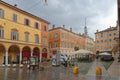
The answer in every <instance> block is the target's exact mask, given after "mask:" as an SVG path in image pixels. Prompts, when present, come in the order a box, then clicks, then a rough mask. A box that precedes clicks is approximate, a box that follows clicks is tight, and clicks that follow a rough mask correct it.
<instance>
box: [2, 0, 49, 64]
mask: <svg viewBox="0 0 120 80" xmlns="http://www.w3.org/2000/svg"><path fill="white" fill-rule="evenodd" d="M48 25H49V22H48V21H46V20H44V19H41V18H39V17H36V16H34V15H32V14H30V13H28V12H26V11H23V10H21V9H19V8H17V6H12V5H10V4H8V3H5V2H3V1H0V65H6V66H9V65H10V64H27V63H28V60H29V58H30V56H37V57H38V58H39V59H40V57H41V55H40V53H47V51H48V48H47V47H46V46H48V41H46V44H45V45H46V46H45V45H44V46H43V44H42V41H44V40H43V37H46V40H47V38H48V36H47V35H44V36H43V35H42V32H46V33H48V30H47V29H48ZM43 29H45V30H43Z"/></svg>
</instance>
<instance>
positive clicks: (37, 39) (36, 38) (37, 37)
mask: <svg viewBox="0 0 120 80" xmlns="http://www.w3.org/2000/svg"><path fill="white" fill-rule="evenodd" d="M35 42H36V43H39V36H38V35H35Z"/></svg>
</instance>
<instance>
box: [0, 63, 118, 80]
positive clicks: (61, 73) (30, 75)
mask: <svg viewBox="0 0 120 80" xmlns="http://www.w3.org/2000/svg"><path fill="white" fill-rule="evenodd" d="M98 65H99V66H101V68H102V70H103V74H102V76H100V75H98V76H96V74H95V67H96V63H95V62H93V63H77V66H78V67H79V74H76V75H75V74H73V67H63V66H59V67H53V66H51V64H48V63H45V64H44V65H43V64H42V66H46V67H45V69H44V70H43V71H41V70H39V69H35V70H29V69H26V68H19V67H16V68H13V67H12V68H11V67H0V80H120V77H110V75H109V74H108V72H107V71H106V70H105V68H104V67H103V65H102V64H101V63H99V64H98Z"/></svg>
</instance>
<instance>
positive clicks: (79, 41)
mask: <svg viewBox="0 0 120 80" xmlns="http://www.w3.org/2000/svg"><path fill="white" fill-rule="evenodd" d="M75 47H79V49H85V37H84V36H82V35H79V34H76V33H74V32H72V28H70V30H67V29H65V26H64V25H63V27H55V25H53V27H52V29H50V30H49V49H50V53H51V55H52V54H54V53H55V52H56V51H57V50H60V51H61V53H62V54H68V53H70V52H73V51H75V49H74V48H75Z"/></svg>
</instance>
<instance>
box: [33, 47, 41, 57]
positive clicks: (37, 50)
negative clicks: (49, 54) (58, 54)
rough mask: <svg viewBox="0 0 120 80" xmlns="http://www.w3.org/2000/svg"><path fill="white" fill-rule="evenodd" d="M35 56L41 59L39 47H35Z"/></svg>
mask: <svg viewBox="0 0 120 80" xmlns="http://www.w3.org/2000/svg"><path fill="white" fill-rule="evenodd" d="M33 56H37V57H38V58H39V56H40V50H39V48H38V47H35V48H34V49H33Z"/></svg>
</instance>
